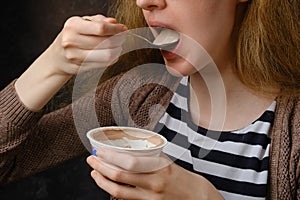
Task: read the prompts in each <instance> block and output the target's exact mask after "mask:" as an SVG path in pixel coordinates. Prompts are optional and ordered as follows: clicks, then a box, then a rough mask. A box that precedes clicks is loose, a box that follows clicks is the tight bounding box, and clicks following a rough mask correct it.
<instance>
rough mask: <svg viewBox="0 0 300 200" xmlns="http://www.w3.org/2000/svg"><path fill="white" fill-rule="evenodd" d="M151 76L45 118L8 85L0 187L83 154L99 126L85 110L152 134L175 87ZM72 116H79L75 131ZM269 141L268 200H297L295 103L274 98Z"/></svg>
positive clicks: (129, 79)
mask: <svg viewBox="0 0 300 200" xmlns="http://www.w3.org/2000/svg"><path fill="white" fill-rule="evenodd" d="M155 71H156V72H153V71H152V72H150V71H149V72H147V71H143V72H142V73H137V72H134V73H131V75H128V76H124V75H123V76H121V75H120V76H116V77H114V78H112V79H110V80H108V81H106V82H105V83H103V84H101V85H100V86H99V87H98V88H97V89H96V90H95V91H94V92H91V93H88V94H86V95H85V96H84V97H82V98H80V99H79V100H77V101H76V102H74V103H73V104H72V105H68V106H65V107H63V108H61V109H58V110H56V111H53V112H50V113H47V114H45V111H44V110H42V111H40V112H32V111H30V110H28V109H27V108H26V107H25V106H24V105H23V104H22V103H21V101H20V100H19V98H18V96H17V94H16V91H15V89H14V82H12V83H11V84H10V85H8V86H7V87H6V88H5V89H4V90H2V91H1V92H0V184H5V183H8V182H11V181H13V180H16V179H20V178H22V177H26V176H30V175H32V174H34V173H37V172H40V171H43V170H46V169H48V168H51V167H53V166H55V165H57V164H60V163H62V162H64V161H66V160H68V159H72V158H74V157H76V156H79V155H83V154H85V153H87V148H85V146H84V145H83V143H84V140H85V139H84V138H85V133H86V132H87V131H88V130H89V129H91V128H94V127H97V126H99V124H98V123H95V121H93V120H89V119H90V112H91V110H95V112H96V116H97V117H98V121H99V123H100V125H101V126H106V125H126V126H140V127H144V128H146V129H153V128H154V126H155V124H156V122H157V120H159V118H160V117H161V116H162V114H163V113H164V111H165V110H164V109H165V108H166V107H167V106H168V104H169V101H170V99H171V97H172V94H173V92H172V90H173V89H175V88H176V85H177V83H178V80H177V79H176V78H174V77H171V76H170V75H167V74H166V72H164V71H159V70H155ZM124 77H126V78H124ZM153 79H155V81H153ZM147 83H148V84H147ZM136 85H139V87H138V88H137V87H136ZM162 85H163V86H162ZM168 88H169V89H168ZM132 89H134V90H135V92H131V91H130V90H132ZM131 94H133V95H131ZM124 102H129V103H128V104H126V103H124ZM158 104H159V105H161V106H157V105H158ZM112 105H113V106H112ZM72 106H73V109H72ZM112 108H113V109H112ZM162 108H163V109H162ZM112 110H113V111H112ZM73 116H80V119H76V121H77V126H75V124H74V118H73ZM129 119H130V120H129ZM78 124H80V127H78ZM271 137H272V140H271V150H270V165H269V166H270V167H269V190H268V199H272V200H284V199H297V200H300V189H299V185H300V182H299V181H300V177H299V176H300V162H299V157H300V155H299V154H300V99H299V98H295V97H294V98H292V97H290V98H277V107H276V111H275V122H274V125H273V127H272V130H271ZM80 138H81V139H80ZM245 189H247V188H245Z"/></svg>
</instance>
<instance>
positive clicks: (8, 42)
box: [0, 0, 110, 200]
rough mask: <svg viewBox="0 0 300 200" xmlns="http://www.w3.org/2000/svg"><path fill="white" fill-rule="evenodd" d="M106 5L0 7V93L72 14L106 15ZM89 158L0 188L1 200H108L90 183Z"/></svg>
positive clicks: (69, 1)
mask: <svg viewBox="0 0 300 200" xmlns="http://www.w3.org/2000/svg"><path fill="white" fill-rule="evenodd" d="M109 1H110V0H25V1H19V2H17V3H16V2H14V1H6V3H5V4H4V5H5V6H4V5H2V6H1V55H0V61H1V67H0V72H1V73H0V74H1V79H0V89H2V88H3V87H5V86H6V85H7V84H8V83H9V82H11V81H12V80H13V79H15V78H17V77H18V76H19V75H20V74H21V73H22V72H23V71H24V70H25V69H26V68H27V67H28V66H29V65H30V64H31V63H32V62H33V61H34V59H36V57H38V55H40V54H41V53H42V52H43V51H44V50H45V49H46V48H47V47H48V45H49V44H50V43H51V42H52V40H53V39H54V38H55V36H56V35H57V34H58V33H59V31H60V30H61V28H62V26H63V24H64V21H65V20H66V19H67V18H68V17H70V16H72V15H90V14H96V13H102V14H103V13H106V9H107V2H109ZM86 157H87V155H85V156H82V157H79V158H77V159H74V160H71V161H68V162H66V163H64V164H62V165H60V166H57V167H55V168H53V169H49V170H47V171H45V172H42V173H39V174H36V175H34V176H32V177H28V178H25V179H22V180H19V181H16V182H14V183H11V184H8V185H5V186H1V187H0V199H1V200H6V199H7V200H8V199H9V200H16V199H22V200H27V199H28V200H35V199H39V200H46V199H47V200H52V199H53V200H61V199H63V200H64V199H70V200H71V199H72V200H75V199H78V200H83V199H84V200H85V199H93V200H94V199H107V198H108V195H107V194H106V193H105V192H103V191H101V190H100V189H99V188H98V187H97V186H96V185H95V183H94V182H93V180H92V179H91V178H90V175H89V174H90V171H91V169H90V168H89V167H88V165H87V164H86V162H85V158H86Z"/></svg>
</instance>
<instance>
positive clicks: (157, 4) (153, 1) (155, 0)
mask: <svg viewBox="0 0 300 200" xmlns="http://www.w3.org/2000/svg"><path fill="white" fill-rule="evenodd" d="M183 1H184V0H183ZM136 5H137V6H139V7H140V8H142V9H143V10H148V11H152V10H155V9H163V8H164V7H165V6H166V0H136Z"/></svg>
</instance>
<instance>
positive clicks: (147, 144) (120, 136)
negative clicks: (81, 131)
mask: <svg viewBox="0 0 300 200" xmlns="http://www.w3.org/2000/svg"><path fill="white" fill-rule="evenodd" d="M87 138H88V139H89V141H90V143H91V146H92V149H93V154H94V155H95V152H96V151H97V149H98V148H100V147H103V148H107V149H112V150H115V151H118V152H123V153H128V154H131V155H133V156H158V155H159V154H160V152H161V150H162V149H163V147H164V146H165V145H166V144H167V140H166V138H164V137H163V136H162V135H159V134H157V133H155V132H153V131H149V130H145V129H141V128H134V127H124V126H107V127H99V128H95V129H92V130H90V131H88V133H87Z"/></svg>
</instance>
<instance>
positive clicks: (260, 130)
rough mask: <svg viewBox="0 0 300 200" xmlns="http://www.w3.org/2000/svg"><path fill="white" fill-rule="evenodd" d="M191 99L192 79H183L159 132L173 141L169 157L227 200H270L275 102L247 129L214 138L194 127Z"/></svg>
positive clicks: (165, 150) (162, 119) (169, 145)
mask: <svg viewBox="0 0 300 200" xmlns="http://www.w3.org/2000/svg"><path fill="white" fill-rule="evenodd" d="M188 97H189V87H188V78H187V77H184V78H183V79H182V80H181V83H180V85H179V87H178V89H177V91H176V92H175V94H174V96H173V97H172V100H171V102H170V105H169V107H168V109H167V111H166V113H165V114H164V115H163V117H162V118H161V119H160V121H159V123H158V125H157V127H156V131H157V132H159V133H160V134H162V135H163V136H165V137H166V138H167V139H168V141H169V143H168V145H167V146H166V147H165V148H164V153H166V154H167V155H168V156H169V157H170V158H171V159H173V160H174V162H175V163H177V164H178V165H180V166H182V167H184V168H186V169H188V170H190V171H192V172H195V173H197V174H200V175H202V176H204V177H205V178H206V179H208V180H209V181H210V182H211V183H212V184H213V185H214V186H215V187H216V188H217V189H218V190H219V191H220V193H221V194H222V195H223V197H224V198H225V199H228V200H229V199H230V200H241V199H243V200H254V199H255V200H263V199H265V197H266V190H267V177H268V156H269V147H270V136H269V135H268V132H269V129H270V127H271V125H272V122H273V119H274V110H275V105H276V102H275V101H274V102H273V103H272V105H271V106H270V107H269V108H268V109H267V110H266V111H265V112H264V113H263V115H262V116H261V117H260V118H259V119H257V120H256V121H255V122H253V123H252V124H250V125H248V126H247V127H245V128H243V129H240V130H236V131H232V132H214V131H208V130H206V129H204V128H202V127H198V126H197V125H195V124H194V123H193V122H192V121H191V119H190V115H189V114H188V113H189V107H188V99H187V98H188Z"/></svg>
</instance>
